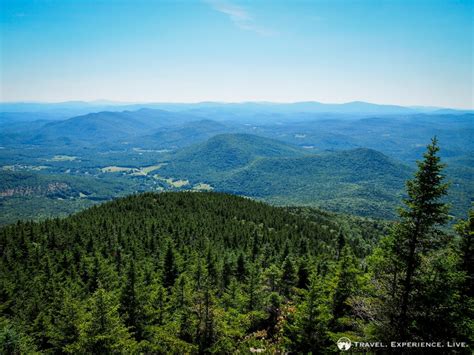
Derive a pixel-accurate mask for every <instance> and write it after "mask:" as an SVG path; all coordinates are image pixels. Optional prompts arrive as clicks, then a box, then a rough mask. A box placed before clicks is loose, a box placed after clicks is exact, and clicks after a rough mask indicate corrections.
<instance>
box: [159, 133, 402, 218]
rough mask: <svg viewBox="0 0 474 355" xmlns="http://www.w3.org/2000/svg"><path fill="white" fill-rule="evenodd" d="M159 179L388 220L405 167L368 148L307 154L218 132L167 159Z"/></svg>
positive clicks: (265, 140)
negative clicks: (198, 184) (205, 185)
mask: <svg viewBox="0 0 474 355" xmlns="http://www.w3.org/2000/svg"><path fill="white" fill-rule="evenodd" d="M158 173H159V174H160V176H163V177H171V178H179V179H186V180H189V181H191V182H196V183H197V182H204V183H208V184H210V185H211V186H212V187H214V188H215V189H216V190H218V191H225V192H230V193H235V194H239V195H245V196H251V197H254V198H260V199H264V200H266V201H271V202H274V203H278V204H303V205H311V206H320V207H324V208H329V209H333V210H338V211H345V212H351V213H355V214H359V215H371V216H378V217H385V218H391V217H393V216H394V215H395V208H394V207H395V206H396V205H397V204H398V203H399V201H400V198H401V196H402V191H403V187H404V181H405V180H406V179H407V178H409V177H410V169H409V168H408V167H406V166H405V165H403V164H401V163H398V162H396V161H395V160H393V159H390V158H388V157H387V156H385V155H384V154H382V153H380V152H377V151H374V150H371V149H363V148H359V149H354V150H348V151H334V152H323V153H320V154H309V153H308V151H307V150H304V149H301V148H298V147H295V146H292V145H289V144H286V143H283V142H280V141H277V140H273V139H268V138H263V137H259V136H255V135H249V134H224V135H218V136H215V137H213V138H211V139H209V140H208V141H206V142H205V143H202V144H197V145H194V146H191V147H188V148H185V149H182V150H181V151H178V152H177V153H176V154H175V155H172V156H171V157H170V159H169V161H168V163H167V165H165V166H163V167H162V168H161V169H160V170H159V171H158Z"/></svg>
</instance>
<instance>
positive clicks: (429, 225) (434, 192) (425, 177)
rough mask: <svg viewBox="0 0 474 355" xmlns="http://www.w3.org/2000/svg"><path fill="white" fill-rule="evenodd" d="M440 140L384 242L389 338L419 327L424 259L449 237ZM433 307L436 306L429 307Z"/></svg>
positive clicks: (429, 150)
mask: <svg viewBox="0 0 474 355" xmlns="http://www.w3.org/2000/svg"><path fill="white" fill-rule="evenodd" d="M438 152H439V147H438V142H437V140H436V138H433V139H432V142H431V144H429V145H428V146H427V151H426V153H425V154H424V159H423V160H422V161H419V162H417V164H418V171H417V172H416V173H415V176H414V178H413V179H412V180H409V181H408V182H407V184H406V185H407V194H408V198H406V199H405V200H404V204H405V208H404V209H400V211H399V214H400V222H399V223H397V224H396V225H395V227H394V228H393V230H392V233H391V235H390V237H389V238H388V240H386V241H385V244H384V246H383V248H385V249H384V251H383V254H384V257H383V259H381V261H382V265H381V266H380V268H381V269H382V270H376V274H378V275H379V276H380V279H384V280H385V281H384V283H385V287H384V288H385V292H386V293H385V294H384V295H383V296H382V297H383V299H384V307H383V308H382V309H381V310H380V311H379V313H380V312H381V313H385V316H382V318H385V319H386V321H385V328H384V329H383V330H381V332H382V333H383V334H385V336H387V337H391V338H396V339H402V340H403V339H406V338H407V335H408V334H410V333H411V334H413V333H414V332H415V330H414V329H413V327H416V322H415V319H414V317H415V315H414V310H415V307H421V306H422V305H419V304H416V302H415V299H418V300H420V299H422V298H423V297H422V296H423V295H422V294H421V292H423V289H424V288H423V287H422V286H421V285H420V284H419V282H421V278H420V277H421V275H422V274H423V272H422V260H424V257H425V256H427V255H429V254H430V253H432V252H434V251H436V250H439V249H440V248H441V247H443V246H445V241H446V238H444V237H443V236H444V233H443V232H442V231H441V230H440V228H439V227H440V226H441V225H442V224H444V223H445V222H446V221H447V220H448V215H447V212H448V206H447V205H446V204H445V203H444V202H442V201H441V200H440V199H441V198H442V197H443V196H445V195H446V193H447V189H448V184H446V183H444V182H443V180H444V176H443V175H442V174H441V173H442V169H443V167H444V165H443V164H441V162H440V158H439V156H438V155H437V154H438ZM425 306H426V307H432V305H428V304H427V305H425Z"/></svg>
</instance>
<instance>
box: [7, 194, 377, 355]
mask: <svg viewBox="0 0 474 355" xmlns="http://www.w3.org/2000/svg"><path fill="white" fill-rule="evenodd" d="M383 228H384V225H383V224H381V223H377V222H374V221H368V220H362V219H355V218H352V219H351V218H340V217H338V216H333V215H331V214H327V213H324V212H319V211H315V210H302V211H294V210H292V211H288V210H286V209H282V208H276V207H271V206H269V205H266V204H263V203H259V202H256V201H252V200H250V199H245V198H241V197H237V196H231V195H224V194H216V193H190V192H187V193H162V194H152V193H147V194H143V195H135V196H130V197H127V198H124V199H118V200H115V201H112V202H110V203H106V204H103V205H101V206H98V207H94V208H90V209H88V210H85V211H83V212H81V213H78V214H76V215H73V216H69V217H67V218H64V219H55V220H49V221H45V222H41V223H32V222H26V223H18V224H12V225H9V226H6V227H4V228H0V245H1V246H2V256H3V257H2V258H0V291H1V295H2V309H1V313H0V314H1V316H2V328H0V331H1V332H2V333H0V334H2V335H3V339H5V338H6V336H5V335H4V334H7V336H10V334H12V336H10V338H7V339H13V340H12V341H11V343H13V344H14V345H16V343H15V342H18V341H19V340H20V341H24V343H26V344H27V348H26V351H25V353H31V352H32V351H33V350H38V352H41V353H43V352H45V353H63V352H66V351H69V350H71V349H72V350H75V349H78V350H77V352H78V353H101V354H104V353H117V352H118V353H130V354H136V353H160V354H163V353H173V354H198V353H209V352H211V351H213V352H216V353H225V354H229V353H237V352H239V353H249V349H251V348H255V347H259V348H271V349H276V348H278V349H279V350H285V349H286V348H285V347H288V346H289V345H283V344H280V345H278V346H275V345H273V344H272V343H273V342H274V341H276V340H277V339H280V338H281V336H278V337H277V335H275V336H274V338H275V339H276V340H274V339H273V334H276V332H274V329H276V326H275V323H276V322H273V321H272V319H273V318H275V317H273V318H271V317H272V314H275V312H274V311H273V309H274V308H275V307H273V306H272V305H274V304H275V302H276V301H275V300H277V301H278V303H279V304H281V307H285V309H288V310H290V308H289V307H288V306H287V305H286V303H288V304H290V305H291V306H292V307H293V308H294V307H295V306H298V307H300V306H301V305H302V297H301V295H303V294H304V292H306V291H305V290H306V289H307V288H308V282H309V281H308V280H309V274H310V272H311V273H313V272H320V274H321V275H324V277H325V278H326V277H327V276H328V273H329V272H331V274H330V276H331V277H332V276H333V273H334V271H333V270H335V269H336V267H335V265H337V262H338V259H339V254H340V253H341V243H340V240H341V235H342V236H343V238H344V243H345V244H347V246H348V247H349V246H350V247H351V248H352V249H351V250H353V252H354V254H355V255H357V257H358V258H364V257H365V256H367V255H368V254H369V253H370V251H371V249H372V248H373V246H374V245H375V242H376V241H377V240H378V239H379V237H380V235H381V234H382V232H383ZM290 263H291V265H290ZM282 265H283V266H282ZM284 265H286V266H284ZM288 265H290V266H288ZM316 265H318V266H317V267H316ZM320 265H321V267H320ZM280 270H281V271H280ZM283 270H285V271H287V270H290V272H288V271H287V272H286V274H285V273H283ZM297 270H299V271H298V273H296V271H297ZM288 274H290V276H287V275H288ZM293 274H294V275H293ZM320 274H318V275H317V276H318V277H319V276H320ZM288 279H289V281H288ZM321 279H323V278H321ZM269 285H270V286H269ZM272 285H274V286H272ZM278 307H280V306H278ZM282 314H284V313H283V312H282ZM282 318H283V317H282ZM208 319H210V320H209V321H208ZM285 322H287V324H288V326H293V325H295V326H296V325H297V324H298V322H297V321H296V320H294V319H291V318H288V319H285ZM279 324H281V323H280V322H279ZM82 327H87V331H82ZM203 327H208V329H211V330H209V331H207V332H208V333H210V332H211V331H212V334H213V336H212V337H211V338H210V340H207V341H203V340H202V339H203V338H204V337H205V336H206V335H205V333H204V332H203V331H202V328H203ZM44 329H50V330H51V331H48V332H45V331H44ZM76 329H81V331H76ZM180 329H186V331H180ZM7 331H8V333H7ZM104 333H105V334H106V336H103V334H104ZM203 333H204V335H203ZM71 334H72V335H71ZM97 334H98V335H97ZM258 334H268V336H265V337H262V336H261V335H260V336H259V335H258ZM301 334H303V333H302V332H301ZM290 337H291V338H292V339H293V338H294V339H296V338H297V337H292V336H291V334H289V335H288V336H287V338H285V344H287V341H286V340H287V339H289V338H290ZM266 338H270V339H269V340H267V339H266ZM104 339H105V340H104ZM204 339H206V338H204ZM295 341H297V340H295ZM327 343H328V349H329V347H334V343H333V342H329V341H328V342H327ZM1 345H3V346H4V349H5V345H4V344H1ZM7 345H9V343H8V344H7ZM288 350H292V349H291V348H288ZM35 352H36V351H35ZM72 352H76V351H72ZM272 352H274V351H272ZM7 353H8V351H7Z"/></svg>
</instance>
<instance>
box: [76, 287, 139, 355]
mask: <svg viewBox="0 0 474 355" xmlns="http://www.w3.org/2000/svg"><path fill="white" fill-rule="evenodd" d="M119 307H120V304H119V302H118V301H117V300H116V297H115V296H114V295H113V294H112V292H108V291H106V290H104V288H102V287H101V286H99V288H98V289H97V291H95V292H94V294H93V295H92V296H91V298H90V304H89V311H88V312H87V313H86V314H85V315H84V319H83V320H82V321H81V324H80V336H79V339H78V341H77V342H76V343H75V344H73V345H72V346H71V347H69V350H70V351H73V352H76V351H77V352H86V353H94V354H107V353H112V352H127V351H131V349H133V347H134V346H135V342H134V341H133V339H131V337H130V334H129V332H128V330H127V328H126V327H125V325H124V324H123V322H122V319H121V318H120V315H119V312H118V309H119Z"/></svg>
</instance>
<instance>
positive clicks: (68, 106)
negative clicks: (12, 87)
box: [0, 101, 474, 121]
mask: <svg viewBox="0 0 474 355" xmlns="http://www.w3.org/2000/svg"><path fill="white" fill-rule="evenodd" d="M141 108H151V109H162V110H167V111H191V112H195V113H202V112H203V111H204V112H207V113H209V112H211V111H214V113H230V114H232V115H235V114H245V113H249V112H250V113H252V114H254V113H264V112H273V113H302V112H306V113H320V114H321V113H333V114H350V115H371V114H377V115H400V114H415V113H430V114H433V113H435V114H448V113H449V114H462V113H473V112H474V111H473V110H464V109H452V108H442V107H424V106H411V107H406V106H400V105H382V104H373V103H369V102H363V101H354V102H348V103H342V104H328V103H321V102H317V101H306V102H294V103H275V102H241V103H222V102H199V103H119V102H112V101H92V102H84V101H69V102H60V103H29V102H25V103H22V102H19V103H8V102H4V103H0V112H2V113H19V112H23V113H24V112H27V113H37V114H39V113H42V114H43V115H44V114H49V115H51V117H56V118H58V117H63V118H67V117H73V116H77V115H81V114H86V113H90V112H100V111H126V110H129V111H134V110H138V109H141ZM0 121H1V118H0Z"/></svg>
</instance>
